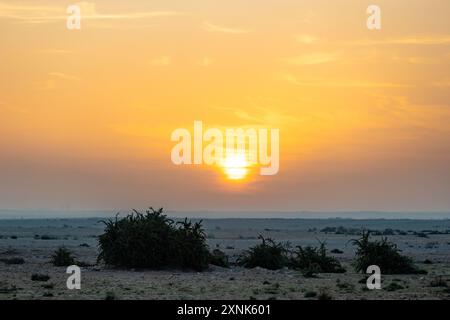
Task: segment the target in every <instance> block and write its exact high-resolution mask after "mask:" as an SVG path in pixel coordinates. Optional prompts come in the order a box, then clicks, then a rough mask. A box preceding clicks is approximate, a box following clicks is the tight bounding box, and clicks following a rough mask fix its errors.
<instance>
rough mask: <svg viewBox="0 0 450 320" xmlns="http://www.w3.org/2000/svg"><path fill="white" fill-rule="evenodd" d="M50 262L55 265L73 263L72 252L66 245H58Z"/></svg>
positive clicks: (63, 265) (62, 265)
mask: <svg viewBox="0 0 450 320" xmlns="http://www.w3.org/2000/svg"><path fill="white" fill-rule="evenodd" d="M51 263H52V264H53V265H54V266H57V267H67V266H70V265H73V264H76V263H75V259H74V258H73V256H72V252H71V251H69V250H68V249H67V248H66V247H64V246H63V247H59V248H58V249H57V250H56V251H55V253H54V254H53V255H52V259H51Z"/></svg>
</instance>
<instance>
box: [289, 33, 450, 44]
mask: <svg viewBox="0 0 450 320" xmlns="http://www.w3.org/2000/svg"><path fill="white" fill-rule="evenodd" d="M294 39H295V40H296V41H297V42H299V43H302V44H328V45H348V46H376V45H446V44H450V35H447V34H443V35H442V34H441V35H439V34H438V35H410V36H404V37H397V38H386V39H377V40H374V39H358V40H351V41H345V40H337V41H331V40H328V39H323V38H318V37H315V36H312V35H308V34H301V35H294Z"/></svg>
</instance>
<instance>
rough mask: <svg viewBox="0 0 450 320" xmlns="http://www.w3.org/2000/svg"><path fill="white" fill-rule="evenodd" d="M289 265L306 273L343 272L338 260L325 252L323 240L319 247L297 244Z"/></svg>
mask: <svg viewBox="0 0 450 320" xmlns="http://www.w3.org/2000/svg"><path fill="white" fill-rule="evenodd" d="M291 266H292V267H293V268H294V269H297V270H300V271H302V272H304V273H306V274H314V273H343V272H345V269H344V268H343V267H342V266H341V264H340V263H339V261H338V260H337V259H336V258H334V257H332V256H329V255H328V254H327V249H326V247H325V243H323V242H322V243H320V246H319V247H312V246H307V247H301V246H298V247H297V250H296V251H294V252H293V253H292V258H291Z"/></svg>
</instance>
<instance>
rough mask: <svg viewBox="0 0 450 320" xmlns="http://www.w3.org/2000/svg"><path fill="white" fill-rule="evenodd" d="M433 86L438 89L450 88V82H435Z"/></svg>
mask: <svg viewBox="0 0 450 320" xmlns="http://www.w3.org/2000/svg"><path fill="white" fill-rule="evenodd" d="M431 85H432V86H433V87H437V88H450V80H443V81H435V82H433V83H432V84H431Z"/></svg>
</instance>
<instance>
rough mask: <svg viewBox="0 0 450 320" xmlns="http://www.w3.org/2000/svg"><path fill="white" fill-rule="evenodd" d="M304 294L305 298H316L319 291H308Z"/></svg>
mask: <svg viewBox="0 0 450 320" xmlns="http://www.w3.org/2000/svg"><path fill="white" fill-rule="evenodd" d="M303 296H304V297H305V298H315V297H317V292H315V291H306V292H305V294H304V295H303Z"/></svg>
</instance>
